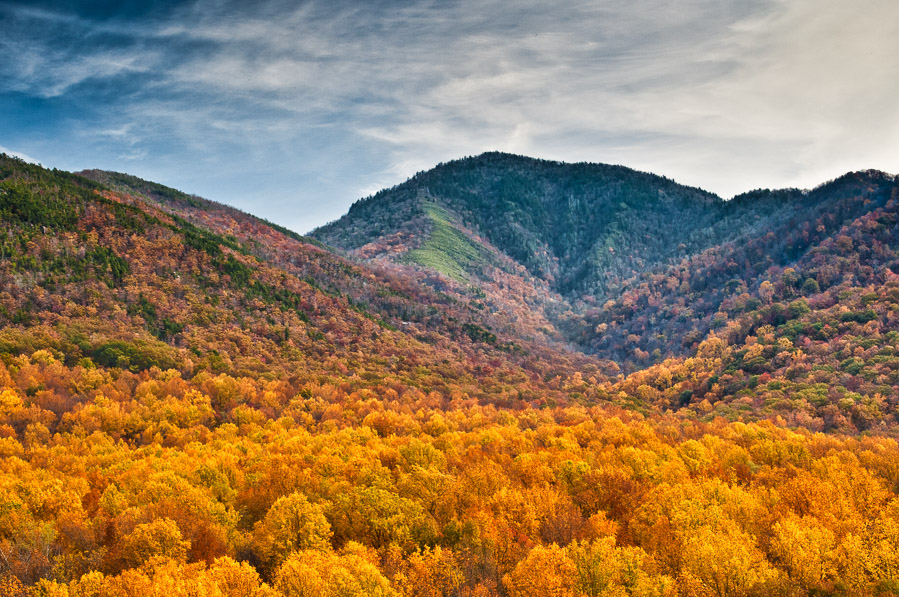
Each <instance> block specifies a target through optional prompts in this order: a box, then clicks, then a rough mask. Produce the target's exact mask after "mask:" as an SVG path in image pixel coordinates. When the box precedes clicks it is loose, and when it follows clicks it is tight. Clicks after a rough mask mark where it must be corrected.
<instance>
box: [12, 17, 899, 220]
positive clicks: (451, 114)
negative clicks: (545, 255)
mask: <svg viewBox="0 0 899 597" xmlns="http://www.w3.org/2000/svg"><path fill="white" fill-rule="evenodd" d="M85 6H86V5H85ZM3 11H5V12H6V13H7V18H6V19H5V20H0V33H2V35H0V40H2V41H0V46H2V48H0V49H2V50H3V51H5V52H6V53H7V54H10V53H13V54H14V55H16V56H18V57H19V59H17V60H16V61H7V62H6V63H5V64H4V65H0V83H2V86H3V87H4V88H6V89H7V90H8V91H7V93H18V94H21V95H24V96H27V97H33V98H39V99H42V100H44V103H43V104H41V106H42V107H41V108H40V109H41V110H55V111H56V112H54V113H55V114H63V115H64V116H60V117H59V121H60V124H58V130H59V131H60V134H61V135H63V134H68V135H70V138H69V139H68V140H69V142H70V143H71V144H72V145H77V146H78V147H79V152H80V153H81V154H82V155H83V154H85V153H86V152H95V155H96V156H98V158H102V157H103V156H105V158H103V159H106V160H108V162H111V163H113V164H114V163H115V162H116V161H120V162H121V164H122V167H123V168H135V167H139V166H142V165H143V166H146V171H147V172H150V173H154V174H162V175H163V176H165V175H167V174H169V175H170V176H172V177H173V178H175V179H176V182H177V183H178V186H181V187H182V188H188V189H189V190H191V191H193V192H200V193H203V192H206V189H208V190H209V191H210V192H222V193H224V196H215V197H213V198H216V199H219V200H225V201H230V202H232V203H236V204H238V205H239V206H240V207H242V208H244V209H249V210H250V211H255V212H258V213H262V214H263V215H266V217H270V218H273V217H277V218H280V221H284V218H285V214H286V213H291V212H292V213H293V214H295V215H293V216H290V217H291V218H292V222H287V223H288V224H289V225H294V226H298V227H304V226H305V227H311V226H312V225H314V224H316V223H321V221H324V220H326V219H332V218H334V217H337V216H338V215H340V212H341V211H343V210H344V209H345V208H346V207H347V205H348V204H349V202H350V201H351V200H352V199H354V198H355V196H356V194H363V192H368V191H369V190H371V189H373V188H375V187H376V186H388V185H391V184H395V183H398V182H401V181H402V180H403V179H404V178H405V177H407V176H409V175H411V174H413V173H414V172H416V171H418V170H422V169H426V168H429V167H431V166H433V165H434V164H436V163H437V162H440V161H447V160H449V159H453V158H455V157H460V156H464V155H472V154H476V153H479V152H481V151H485V150H493V149H498V150H505V151H511V152H515V153H522V154H528V155H534V156H537V157H545V158H550V159H562V160H568V161H585V160H590V161H605V162H613V163H623V164H625V165H629V166H633V167H638V168H641V169H644V170H651V171H656V172H659V173H661V174H665V175H668V176H672V177H674V178H675V179H677V180H680V181H683V182H685V183H688V184H694V185H698V186H702V187H704V188H707V189H709V190H713V191H716V192H719V193H721V194H722V195H725V196H729V195H732V194H735V193H737V192H741V191H743V190H746V189H748V188H754V187H759V186H789V185H799V186H812V185H814V184H816V183H817V182H820V181H821V180H822V179H825V178H830V177H832V176H835V175H837V174H839V173H841V171H845V170H848V169H853V168H863V167H879V168H883V169H887V170H896V169H897V167H896V164H897V163H899V108H897V105H896V104H895V102H894V101H893V100H892V98H895V97H896V92H897V91H899V89H897V88H899V72H897V65H899V62H897V61H896V60H895V58H894V57H895V56H896V55H899V41H897V40H899V4H896V3H895V2H894V0H869V1H868V2H867V3H866V4H865V7H864V8H860V7H857V6H854V5H850V4H847V3H845V2H840V1H838V0H791V1H786V0H745V1H736V0H732V1H725V2H722V1H721V0H682V1H680V2H677V3H672V2H666V1H664V0H604V1H602V2H568V1H562V2H559V3H555V4H553V5H552V7H551V8H547V5H546V3H545V2H542V1H539V2H538V1H537V0H521V1H519V2H515V3H509V2H506V1H504V0H477V1H475V0H442V1H437V0H433V1H428V0H422V1H419V2H414V3H409V2H366V3H360V2H351V1H349V0H346V1H336V2H335V1H330V2H325V1H324V0H309V1H306V2H301V3H299V4H297V3H294V2H287V1H270V2H255V3H239V2H234V3H231V4H228V3H225V4H223V3H220V2H209V1H207V0H195V1H188V2H180V3H178V2H176V3H172V4H169V5H163V6H162V7H161V8H158V9H155V10H154V11H152V12H151V13H149V14H141V15H138V16H134V15H115V14H104V15H102V18H101V17H98V16H96V15H93V16H92V15H91V13H90V11H89V10H87V9H83V10H71V9H60V8H53V6H52V5H51V6H48V7H46V8H44V9H40V10H37V9H33V8H31V7H22V6H18V5H0V12H3ZM0 97H2V94H0ZM73 115H77V116H73ZM66 119H68V120H66ZM73 120H74V122H73ZM26 132H27V131H26V130H25V129H24V128H23V129H22V135H25V134H26ZM48 136H49V133H48ZM22 138H25V137H24V136H23V137H22ZM48 147H49V144H48ZM42 151H43V147H42ZM86 165H88V164H86ZM223 181H225V182H223ZM163 182H165V180H163ZM291 201H293V202H294V203H293V204H294V205H296V207H295V208H294V209H293V210H291V207H290V205H291ZM313 213H314V214H315V215H314V218H320V220H319V221H314V218H313V216H311V215H309V214H313Z"/></svg>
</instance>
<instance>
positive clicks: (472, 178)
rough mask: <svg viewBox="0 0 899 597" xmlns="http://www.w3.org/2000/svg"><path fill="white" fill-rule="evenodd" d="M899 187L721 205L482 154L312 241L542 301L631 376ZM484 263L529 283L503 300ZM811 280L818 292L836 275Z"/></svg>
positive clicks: (556, 332) (845, 182) (873, 185)
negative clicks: (732, 300)
mask: <svg viewBox="0 0 899 597" xmlns="http://www.w3.org/2000/svg"><path fill="white" fill-rule="evenodd" d="M896 189H897V183H896V181H895V179H894V178H893V177H892V176H889V175H886V174H883V173H881V172H874V171H870V172H857V173H851V174H847V175H846V176H843V177H841V178H840V179H837V180H835V181H832V182H830V183H827V184H824V185H821V186H820V187H817V188H815V189H813V190H811V191H799V190H796V189H788V190H781V191H754V192H751V193H746V194H744V195H741V196H738V197H735V198H734V199H733V200H730V201H723V200H722V199H720V198H719V197H717V196H714V195H712V194H710V193H706V192H704V191H701V190H699V189H693V188H689V187H684V186H681V185H678V184H676V183H674V182H673V181H670V180H668V179H665V178H662V177H659V176H655V175H651V174H644V173H641V172H637V171H634V170H630V169H628V168H624V167H621V166H606V165H601V164H562V163H557V162H547V161H543V160H533V159H530V158H523V157H519V156H511V155H506V154H498V153H488V154H483V155H481V156H478V157H474V158H466V159H463V160H458V161H454V162H450V163H448V164H443V165H440V166H438V167H436V168H434V169H433V170H431V171H428V172H424V173H420V174H418V175H416V176H415V177H413V178H411V179H410V180H409V181H407V182H406V183H403V184H401V185H399V186H397V187H394V188H392V189H388V190H385V191H382V192H380V193H378V194H377V195H374V196H372V197H369V198H367V199H363V200H361V201H359V202H357V203H356V204H354V205H353V207H352V208H351V209H350V211H349V212H348V213H347V215H345V216H344V217H343V218H341V219H339V220H337V221H336V222H333V223H331V224H328V225H327V226H324V227H322V228H319V229H318V230H315V231H313V232H312V234H311V235H312V236H313V237H315V238H318V239H320V240H322V241H323V242H325V243H327V244H330V245H333V246H336V247H340V248H342V249H344V250H347V251H349V252H350V253H351V254H353V255H356V256H358V257H360V258H362V259H367V260H384V259H388V260H390V261H392V262H394V263H399V264H415V265H417V266H421V267H425V268H429V269H431V270H436V271H438V272H442V273H443V274H445V275H446V276H447V277H449V278H452V279H455V280H456V281H458V282H460V283H463V284H467V285H473V286H479V287H482V288H483V290H484V291H485V292H486V294H487V296H488V297H489V298H490V299H491V300H492V301H493V302H494V303H495V304H497V305H498V306H501V307H500V308H503V309H505V310H509V311H515V310H518V309H539V310H540V313H541V315H542V318H543V319H544V320H545V322H546V323H545V325H546V326H547V328H551V330H552V333H549V334H548V335H549V336H551V337H557V338H563V339H564V340H566V341H568V342H570V343H572V344H574V345H575V346H578V347H580V348H581V349H582V350H584V351H586V352H589V353H593V354H596V355H597V356H599V357H600V358H604V359H611V360H615V361H617V362H618V363H619V364H620V365H621V366H623V367H624V368H625V369H626V370H628V371H632V370H635V369H637V368H640V367H644V366H646V365H647V364H649V363H651V362H653V361H655V362H658V361H659V360H660V359H661V358H663V357H666V356H680V355H686V354H690V353H691V352H692V351H694V350H695V349H696V347H697V345H698V342H699V341H701V340H702V339H703V338H704V337H705V335H706V334H707V333H708V332H709V331H710V330H712V329H714V328H715V327H718V326H721V325H722V318H721V312H722V309H731V311H733V306H732V304H731V303H728V302H727V301H728V299H729V298H733V296H734V295H740V294H743V293H744V292H747V291H748V292H749V293H750V294H751V295H752V296H755V298H756V299H759V297H758V296H757V291H758V289H759V288H760V285H761V283H762V282H763V281H764V280H765V279H766V277H767V276H769V275H775V272H769V270H770V269H771V268H781V269H783V268H789V267H793V268H794V269H795V266H797V264H801V263H804V261H803V259H806V260H807V259H808V258H809V256H811V255H813V254H816V253H817V252H820V251H823V250H826V249H825V248H824V247H826V246H828V243H832V242H833V241H834V239H835V237H836V236H837V235H838V234H839V231H840V230H841V229H843V228H844V227H851V226H852V225H853V222H855V221H856V220H857V219H858V218H861V217H864V216H866V215H867V214H870V213H872V212H873V211H875V210H878V209H882V208H884V207H885V206H886V205H887V202H889V201H890V200H891V199H894V198H895V194H896V192H897V191H896ZM887 209H888V211H891V210H892V209H893V208H892V207H890V208H887ZM510 261H511V263H509V262H510ZM878 264H879V265H881V266H885V265H888V264H887V263H885V262H879V263H878ZM800 269H801V267H800ZM497 270H501V271H502V272H503V273H502V274H501V275H502V276H505V277H507V278H508V277H514V278H515V283H514V284H510V286H513V287H515V286H525V287H530V288H535V289H539V290H538V291H537V292H535V293H532V295H531V297H532V298H531V300H529V301H522V300H516V299H515V298H511V299H510V298H509V296H508V295H509V293H508V292H506V290H505V288H503V287H499V288H497V286H496V284H495V281H496V279H498V278H499V277H500V275H498V274H497V273H496V272H497ZM817 275H818V274H817V272H816V273H815V276H817ZM821 278H822V279H821V280H817V278H816V281H817V283H818V285H819V289H823V288H826V287H828V286H830V285H831V284H838V283H839V281H838V280H833V279H828V278H827V276H821ZM806 279H807V277H804V278H802V279H799V280H797V281H796V284H798V285H799V286H801V285H802V284H803V283H804V282H805V280H806ZM797 290H798V287H797ZM516 294H518V295H526V294H527V293H523V292H518V293H516ZM746 304H747V303H746V301H745V300H744V301H743V305H744V306H745V305H746ZM748 304H750V305H752V303H751V302H750V303H748ZM653 355H654V356H653Z"/></svg>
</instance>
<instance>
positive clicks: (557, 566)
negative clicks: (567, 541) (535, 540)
mask: <svg viewBox="0 0 899 597" xmlns="http://www.w3.org/2000/svg"><path fill="white" fill-rule="evenodd" d="M576 582H577V567H576V566H575V564H574V562H572V561H571V558H569V557H568V554H566V553H565V550H564V549H562V548H561V547H559V546H558V545H555V544H553V545H550V546H549V547H544V546H542V545H538V546H537V547H535V548H534V549H532V550H531V551H530V553H528V555H527V557H526V558H525V559H524V560H522V561H521V562H519V563H518V565H517V566H515V569H514V570H513V571H512V572H511V573H510V574H507V575H506V576H505V577H504V578H503V584H504V585H506V588H507V589H508V591H509V594H510V595H511V596H512V597H575V594H576V593H575V586H576Z"/></svg>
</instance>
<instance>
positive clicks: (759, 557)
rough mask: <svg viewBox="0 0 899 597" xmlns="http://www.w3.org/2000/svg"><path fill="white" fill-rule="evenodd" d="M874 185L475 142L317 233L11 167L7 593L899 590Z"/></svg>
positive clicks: (5, 337)
mask: <svg viewBox="0 0 899 597" xmlns="http://www.w3.org/2000/svg"><path fill="white" fill-rule="evenodd" d="M896 184H897V183H896V180H895V179H894V178H893V177H891V176H888V175H885V174H883V173H878V172H860V173H853V174H849V175H846V176H844V177H842V178H840V179H838V180H836V181H832V182H830V183H828V184H825V185H822V186H821V187H819V188H817V189H814V190H812V191H809V192H802V191H795V190H788V191H773V192H767V191H760V192H754V193H750V194H747V195H745V196H741V197H738V198H735V199H734V200H732V201H729V202H724V201H721V200H720V199H718V198H716V197H714V196H712V195H710V194H708V193H704V192H702V191H700V190H697V189H689V188H686V187H681V186H678V185H676V184H675V183H673V182H671V181H668V180H666V179H663V178H660V177H655V176H652V175H647V174H641V173H636V172H633V171H630V170H627V169H624V168H620V167H608V166H598V165H564V164H553V163H548V162H539V161H532V160H528V159H527V158H518V157H514V156H504V155H501V154H487V155H485V156H481V157H479V158H471V159H467V160H462V161H459V162H453V163H450V164H446V165H443V166H441V167H438V168H437V169H435V170H434V171H431V172H429V173H424V174H421V175H419V176H417V177H415V178H413V179H412V180H410V181H409V182H408V183H405V184H404V185H400V187H397V188H395V189H392V190H388V191H385V192H383V193H381V194H379V195H376V196H375V197H374V198H371V199H368V200H364V201H362V202H360V203H359V204H357V205H356V206H355V207H354V208H353V210H352V211H351V213H350V214H349V215H348V216H347V218H345V219H343V220H341V221H338V222H337V223H334V224H332V225H330V226H328V227H326V228H324V229H320V230H319V231H316V232H315V234H314V235H313V236H314V237H315V239H310V238H307V237H303V236H300V235H297V234H295V233H293V232H290V231H289V230H286V229H284V228H281V227H279V226H277V225H276V224H272V223H269V222H266V221H263V220H260V219H258V218H255V217H253V216H251V215H248V214H245V213H242V212H240V211H238V210H236V209H233V208H230V207H227V206H224V205H221V204H218V203H215V202H213V201H208V200H206V199H203V198H200V197H196V196H194V195H190V194H185V193H182V192H180V191H176V190H174V189H171V188H168V187H165V186H162V185H159V184H156V183H153V182H149V181H144V180H141V179H138V178H135V177H133V176H129V175H127V174H120V173H113V172H103V171H85V172H83V173H81V174H70V173H66V172H60V171H55V170H54V171H50V170H46V169H43V168H41V167H39V166H34V165H30V164H26V163H24V162H21V161H19V160H16V159H13V158H8V157H6V156H0V595H4V596H6V595H9V596H11V597H126V596H128V597H130V596H132V595H152V596H154V597H163V596H165V597H182V596H183V597H187V596H189V595H210V596H222V597H248V596H249V597H299V596H303V597H305V596H308V595H315V596H321V597H362V596H371V595H376V596H380V597H437V596H446V597H449V596H453V597H459V596H463V595H464V596H475V595H477V596H488V595H489V596H501V597H540V596H542V595H554V596H558V597H581V596H584V595H586V596H590V597H600V596H607V595H631V596H659V597H661V596H666V597H668V596H672V597H673V596H675V595H677V596H684V597H686V596H698V595H699V596H706V595H710V596H711V595H718V596H724V595H727V596H730V595H733V596H744V595H778V596H797V597H798V596H800V595H809V594H828V595H846V596H856V595H858V596H861V595H872V594H883V595H886V594H897V593H899V572H897V571H899V555H897V554H899V468H897V466H896V463H897V462H899V444H897V442H896V440H895V438H896V437H897V435H899V426H897V423H899V419H897V415H899V413H897V409H899V398H897V397H899V274H897V272H899V257H897V252H896V251H897V249H899V247H897V239H899V228H897V226H899V214H897V213H896V211H897V209H899V192H897V187H896ZM485 185H486V186H485ZM479 189H482V190H479ZM483 189H486V190H483ZM560 197H563V198H564V201H561V203H560V202H559V198H560ZM316 239H319V240H316ZM331 246H336V247H338V248H337V249H332V248H331ZM609 249H612V250H609ZM591 251H593V253H591ZM566 341H567V342H569V343H570V345H568V346H566V345H565V344H564V342H566ZM576 347H579V348H581V349H582V350H584V351H587V353H590V354H587V353H585V352H579V351H577V350H575V348H576ZM596 355H600V356H607V357H610V358H614V359H615V360H616V361H617V364H616V363H614V362H611V361H609V360H605V359H604V358H599V357H598V356H596ZM622 371H623V373H622Z"/></svg>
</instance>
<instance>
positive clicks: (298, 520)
mask: <svg viewBox="0 0 899 597" xmlns="http://www.w3.org/2000/svg"><path fill="white" fill-rule="evenodd" d="M254 536H255V539H256V545H257V546H258V548H259V555H260V557H261V558H262V560H263V561H264V562H266V563H267V564H268V565H269V566H272V567H275V566H277V565H278V564H280V563H281V562H282V561H284V559H285V558H286V557H287V556H288V555H289V554H290V553H291V552H294V551H297V550H327V549H329V548H330V539H331V525H330V524H328V521H327V519H326V518H325V515H324V512H323V511H322V507H321V506H319V505H318V504H312V503H310V502H309V500H308V499H306V496H305V495H303V494H302V493H298V492H297V493H291V494H290V495H286V496H283V497H281V498H279V499H278V500H277V501H276V502H275V503H274V504H273V505H272V507H271V508H270V509H269V511H268V512H267V513H266V515H265V517H264V518H263V519H262V520H261V521H259V522H258V523H256V527H255V529H254Z"/></svg>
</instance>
